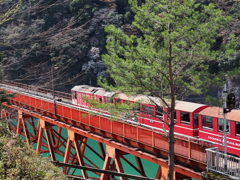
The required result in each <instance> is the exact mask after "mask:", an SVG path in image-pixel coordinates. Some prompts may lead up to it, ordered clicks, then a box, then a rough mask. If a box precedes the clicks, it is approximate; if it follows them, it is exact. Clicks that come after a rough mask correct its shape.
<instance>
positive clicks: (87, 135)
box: [1, 82, 209, 180]
mask: <svg viewBox="0 0 240 180" xmlns="http://www.w3.org/2000/svg"><path fill="white" fill-rule="evenodd" d="M1 89H5V90H7V91H8V93H13V92H14V93H16V97H15V98H12V99H11V104H10V105H8V104H5V105H6V106H7V107H8V108H7V109H5V110H2V112H1V118H2V119H9V118H10V119H16V120H17V123H16V125H13V124H12V125H10V127H9V128H10V129H11V130H13V131H14V132H15V133H16V134H21V135H23V136H24V137H25V138H26V142H27V143H28V144H32V143H36V144H37V147H36V151H37V152H38V153H46V152H49V153H50V156H51V160H52V161H53V162H55V163H56V164H57V165H61V166H63V171H64V173H65V174H66V175H69V176H70V177H76V175H73V173H72V169H74V168H76V169H81V175H80V176H79V177H82V178H84V179H88V178H90V177H89V173H88V172H89V171H91V172H94V174H95V175H96V176H98V177H97V178H95V179H101V180H105V179H109V177H111V176H112V175H115V176H119V177H120V179H122V180H123V179H128V178H132V179H151V178H148V177H146V174H145V172H144V168H143V164H142V161H141V159H145V160H147V161H150V162H152V163H154V164H156V165H158V167H159V168H158V170H157V171H156V172H155V178H154V179H160V178H161V177H162V178H164V177H167V168H168V162H167V156H168V142H167V139H166V138H165V136H164V134H161V133H160V132H157V131H156V130H153V129H147V128H145V127H142V126H141V125H140V124H139V125H136V124H131V123H129V122H125V121H123V120H117V121H112V120H111V119H110V118H109V117H108V116H105V115H104V114H96V113H93V112H92V111H91V109H83V108H80V107H76V106H74V105H72V104H71V103H68V101H70V99H71V94H66V93H62V92H55V97H56V99H59V98H61V100H62V101H53V98H52V97H51V96H50V95H49V94H51V93H52V92H51V90H47V89H43V88H37V87H33V86H29V85H24V84H19V83H13V82H8V83H3V84H1ZM35 118H37V119H38V121H37V123H36V120H35ZM29 127H30V128H29ZM29 129H31V130H32V131H29ZM63 129H64V130H66V131H67V134H68V135H67V137H65V138H64V137H62V135H61V132H62V130H63ZM88 139H92V140H95V141H97V142H98V145H99V149H98V151H99V152H101V153H100V154H98V153H97V152H96V151H94V152H95V153H96V155H97V156H99V157H100V158H101V159H102V162H103V163H102V167H97V166H96V165H95V164H94V158H93V159H91V157H87V156H86V154H85V149H86V147H87V146H88V145H87V143H86V142H87V140H88ZM63 146H64V148H65V151H61V147H63ZM206 147H209V144H202V143H200V142H198V141H196V140H195V139H188V138H183V137H176V141H175V168H174V179H175V180H182V179H191V178H194V179H201V172H202V171H205V170H206V151H205V149H206ZM95 148H96V147H95ZM128 154H131V155H133V156H134V157H135V160H136V162H134V163H135V164H136V165H135V166H134V163H132V162H130V161H129V160H128V159H127V158H126V157H125V155H128ZM59 155H60V156H61V157H63V161H62V162H59V161H57V158H56V156H59ZM85 159H88V162H91V165H89V163H86V161H85ZM121 160H122V161H125V162H126V163H128V164H129V165H130V166H131V167H133V168H134V169H135V170H136V171H137V172H138V174H139V175H129V174H126V173H125V172H124V167H123V165H122V161H121ZM91 179H94V178H91Z"/></svg>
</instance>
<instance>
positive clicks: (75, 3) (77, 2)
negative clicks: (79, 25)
mask: <svg viewBox="0 0 240 180" xmlns="http://www.w3.org/2000/svg"><path fill="white" fill-rule="evenodd" d="M91 3H92V0H72V1H71V2H70V4H69V9H70V11H71V12H72V13H77V12H78V11H79V10H80V9H82V8H83V7H84V6H85V5H86V4H91Z"/></svg>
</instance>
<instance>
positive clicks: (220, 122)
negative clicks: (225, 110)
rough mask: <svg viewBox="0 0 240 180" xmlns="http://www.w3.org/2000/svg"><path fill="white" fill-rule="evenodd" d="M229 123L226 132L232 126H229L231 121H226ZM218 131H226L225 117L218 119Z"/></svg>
mask: <svg viewBox="0 0 240 180" xmlns="http://www.w3.org/2000/svg"><path fill="white" fill-rule="evenodd" d="M226 123H227V124H226V132H227V133H229V128H230V126H229V121H228V120H227V122H226ZM218 132H222V133H223V132H224V119H220V118H219V119H218Z"/></svg>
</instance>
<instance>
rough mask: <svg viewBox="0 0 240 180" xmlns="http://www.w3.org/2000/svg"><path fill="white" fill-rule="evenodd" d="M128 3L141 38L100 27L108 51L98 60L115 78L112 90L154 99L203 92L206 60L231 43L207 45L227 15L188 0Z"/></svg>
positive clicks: (206, 81)
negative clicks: (147, 93)
mask: <svg viewBox="0 0 240 180" xmlns="http://www.w3.org/2000/svg"><path fill="white" fill-rule="evenodd" d="M129 3H130V5H131V7H132V11H133V12H134V13H135V19H134V21H133V23H132V24H133V26H135V27H136V28H138V29H139V30H140V31H141V32H142V34H143V36H141V37H137V36H134V35H132V36H128V35H126V34H124V33H123V31H122V30H121V29H117V28H116V27H114V26H111V25H110V26H107V27H106V28H105V30H106V32H107V33H108V36H107V46H106V48H107V50H108V54H105V55H103V56H102V58H103V61H104V63H105V64H106V65H107V66H108V67H109V69H108V72H109V74H110V75H111V77H112V78H113V79H114V80H115V83H116V87H114V88H116V89H118V90H121V91H126V92H129V91H132V92H137V93H145V92H149V93H151V94H152V95H154V96H156V97H159V98H161V97H163V96H164V97H168V98H170V97H171V96H172V95H174V96H176V97H177V98H180V97H183V96H187V95H188V94H189V93H191V94H193V93H196V94H200V93H203V92H205V91H206V90H207V85H209V84H210V83H211V78H210V77H212V76H214V74H213V75H211V74H209V73H208V68H209V67H208V64H210V63H211V62H216V55H217V54H218V52H219V51H222V52H225V53H228V52H229V54H230V53H232V52H233V51H230V48H231V47H232V46H221V47H220V48H218V49H216V50H213V49H212V47H213V45H214V44H215V42H216V38H217V37H220V34H219V32H220V31H219V30H220V29H223V28H225V27H227V26H226V24H229V23H230V21H231V17H229V16H223V15H222V14H223V13H222V11H221V10H219V9H217V8H216V7H215V6H214V4H212V3H209V4H207V5H201V4H198V3H195V1H194V0H187V1H184V3H183V1H180V0H179V1H178V0H177V1H170V0H167V1H166V0H157V1H153V0H150V1H146V3H144V4H142V5H141V6H139V5H138V2H137V1H136V0H130V1H129ZM230 39H234V37H231V38H230ZM229 41H230V40H229ZM99 82H100V84H101V85H102V86H104V87H105V88H110V89H114V88H112V87H109V86H108V85H107V84H106V83H102V82H101V81H99ZM170 89H171V91H170Z"/></svg>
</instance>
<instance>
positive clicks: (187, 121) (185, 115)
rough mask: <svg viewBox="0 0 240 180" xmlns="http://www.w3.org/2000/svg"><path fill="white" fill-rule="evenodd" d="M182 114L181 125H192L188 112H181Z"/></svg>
mask: <svg viewBox="0 0 240 180" xmlns="http://www.w3.org/2000/svg"><path fill="white" fill-rule="evenodd" d="M180 114H181V123H182V124H188V125H190V115H189V113H188V112H183V111H181V112H180Z"/></svg>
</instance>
